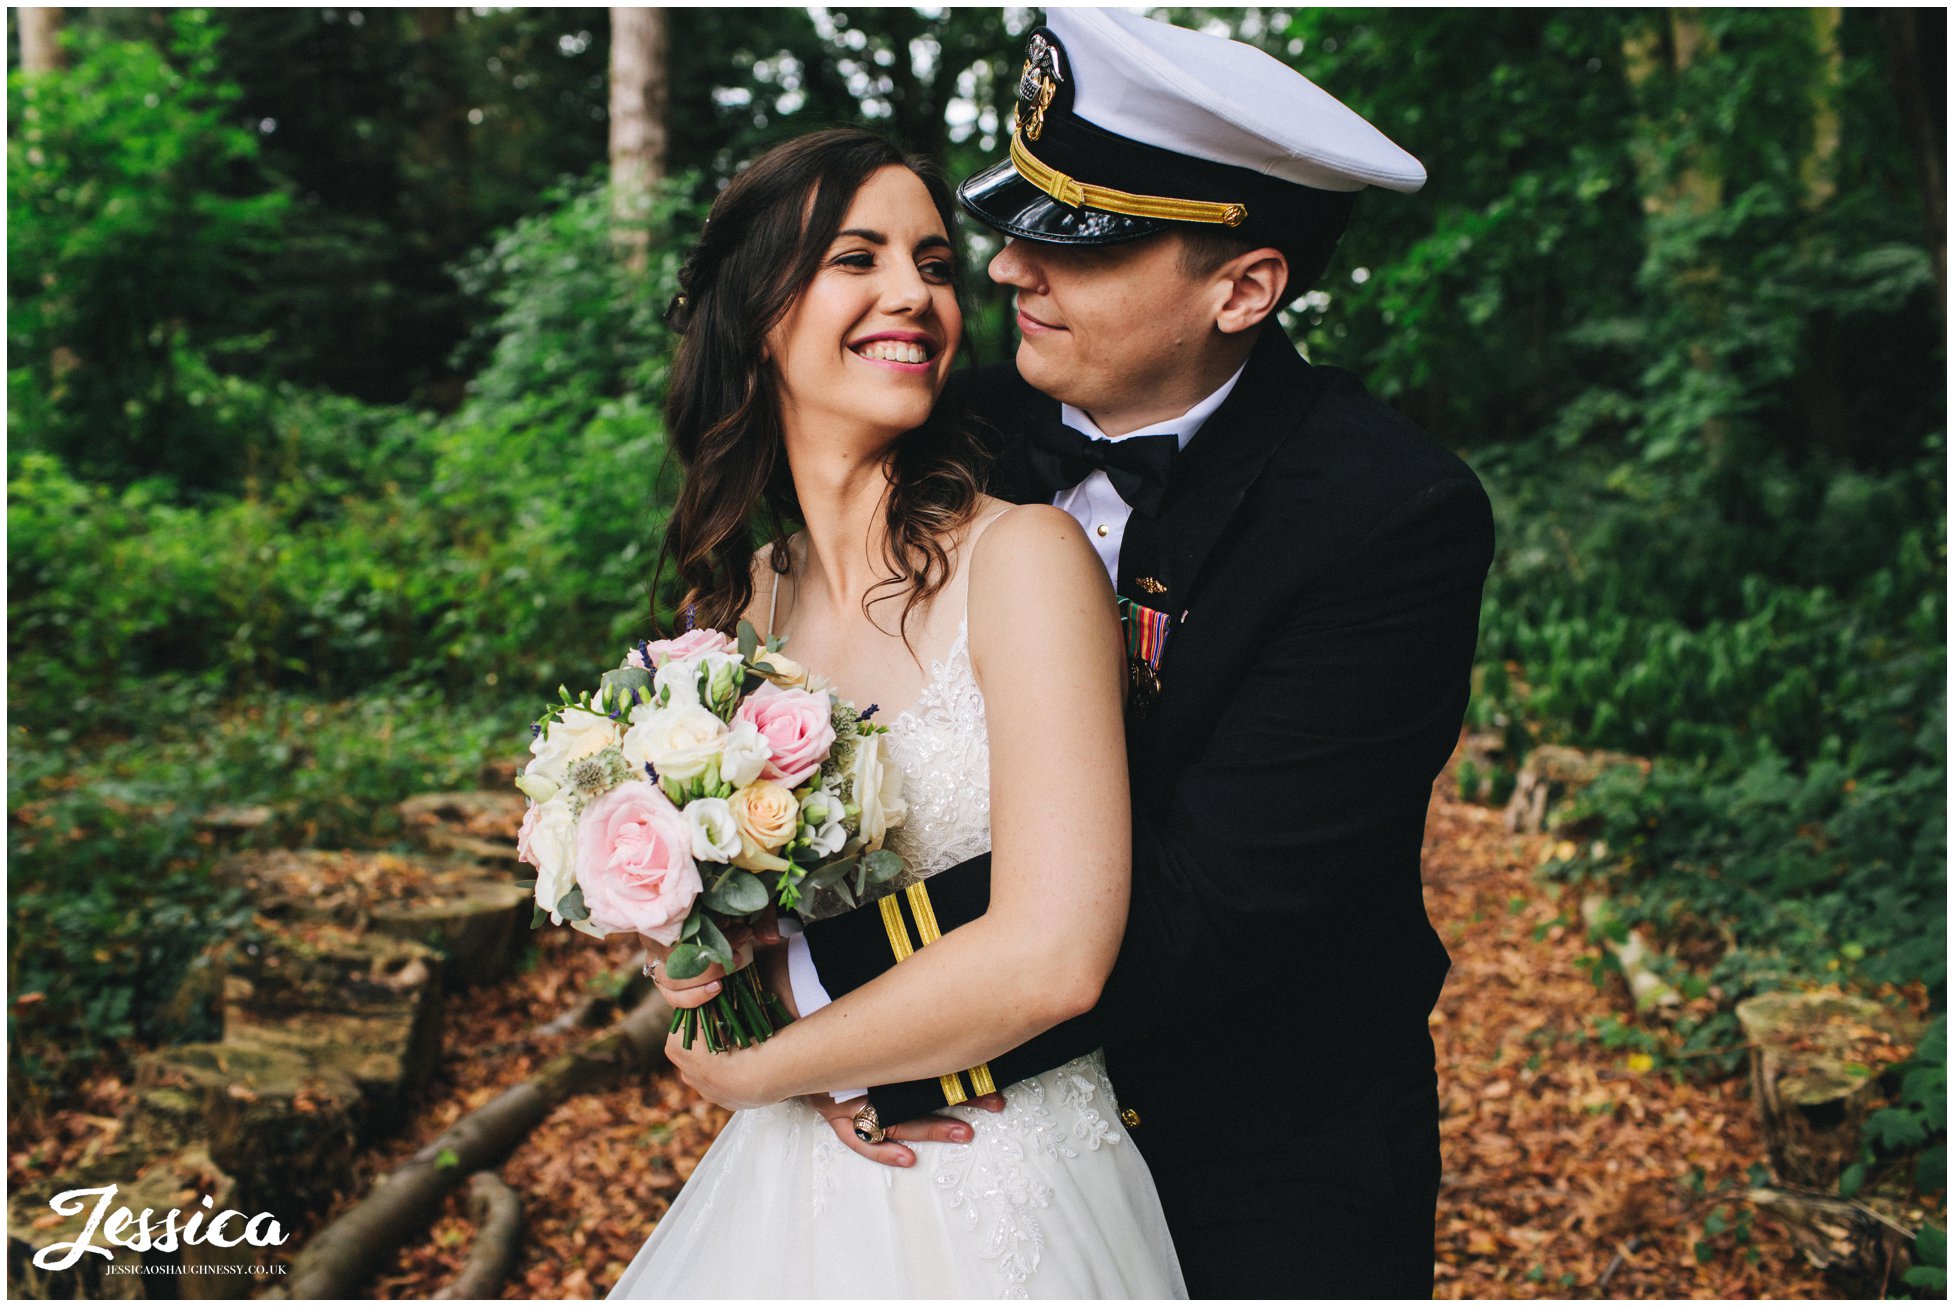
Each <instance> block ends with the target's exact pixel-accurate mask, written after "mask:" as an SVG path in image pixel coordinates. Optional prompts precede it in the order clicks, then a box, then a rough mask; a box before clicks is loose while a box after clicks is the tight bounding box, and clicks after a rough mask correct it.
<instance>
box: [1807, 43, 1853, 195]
mask: <svg viewBox="0 0 1954 1307" xmlns="http://www.w3.org/2000/svg"><path fill="white" fill-rule="evenodd" d="M1811 16H1812V47H1813V49H1814V50H1815V51H1816V52H1817V54H1818V77H1817V79H1816V81H1815V82H1814V84H1813V86H1812V148H1811V151H1810V152H1809V153H1808V154H1806V155H1805V160H1804V163H1803V164H1802V165H1801V166H1800V167H1799V170H1798V172H1799V179H1800V180H1801V181H1803V182H1804V184H1805V208H1807V209H1809V210H1813V211H1816V210H1818V209H1822V208H1824V207H1825V205H1826V203H1827V202H1828V201H1830V200H1831V198H1832V196H1833V195H1835V194H1837V193H1838V189H1839V177H1838V162H1839V83H1840V81H1841V80H1842V79H1843V77H1844V73H1845V54H1844V52H1843V51H1841V50H1840V49H1839V18H1840V16H1841V11H1840V10H1838V9H1836V8H1826V9H1814V10H1812V11H1811Z"/></svg>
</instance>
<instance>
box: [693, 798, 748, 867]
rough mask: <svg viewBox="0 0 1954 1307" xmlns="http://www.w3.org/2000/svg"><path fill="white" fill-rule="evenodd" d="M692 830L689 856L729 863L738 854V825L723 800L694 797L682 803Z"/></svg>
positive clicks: (701, 859) (706, 860)
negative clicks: (684, 803) (690, 854)
mask: <svg viewBox="0 0 1954 1307" xmlns="http://www.w3.org/2000/svg"><path fill="white" fill-rule="evenodd" d="M685 824H686V825H687V826H688V827H690V828H691V830H692V856H693V857H694V858H697V859H698V860H699V861H700V862H731V861H732V860H733V859H734V858H736V857H738V856H739V852H740V828H739V824H738V823H737V822H735V821H734V820H733V809H732V808H731V806H729V805H728V804H727V802H726V800H724V799H694V800H692V802H690V803H688V804H686V805H685Z"/></svg>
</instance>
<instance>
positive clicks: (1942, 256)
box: [1879, 9, 1947, 314]
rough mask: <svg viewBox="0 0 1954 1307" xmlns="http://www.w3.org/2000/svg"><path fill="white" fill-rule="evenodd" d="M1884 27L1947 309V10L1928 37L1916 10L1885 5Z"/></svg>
mask: <svg viewBox="0 0 1954 1307" xmlns="http://www.w3.org/2000/svg"><path fill="white" fill-rule="evenodd" d="M1879 26H1880V29H1881V30H1882V31H1883V32H1885V34H1886V50H1887V55H1888V74H1889V76H1890V78H1891V80H1892V83H1893V94H1894V96H1895V97H1896V98H1897V99H1898V100H1899V102H1900V117H1901V119H1902V120H1903V121H1904V122H1905V123H1906V132H1907V139H1908V140H1909V141H1910V142H1911V143H1912V146H1913V159H1914V163H1915V164H1916V165H1917V166H1918V167H1919V169H1920V200H1921V207H1922V208H1923V209H1924V210H1925V211H1926V216H1927V249H1928V251H1929V252H1930V253H1931V254H1932V255H1933V259H1934V278H1935V280H1936V281H1937V282H1938V284H1939V286H1940V299H1939V301H1938V303H1939V304H1940V305H1941V312H1942V313H1943V314H1945V313H1946V311H1947V310H1946V305H1947V191H1946V185H1947V182H1946V177H1947V171H1946V169H1947V162H1946V156H1945V154H1944V152H1943V151H1944V150H1945V146H1944V145H1943V144H1942V139H1943V138H1942V130H1943V124H1944V122H1945V119H1946V115H1947V56H1946V54H1945V45H1946V40H1947V14H1946V13H1945V12H1944V11H1938V10H1936V11H1932V12H1930V13H1929V14H1928V15H1927V31H1926V38H1927V39H1926V40H1924V41H1923V40H1922V39H1921V30H1920V28H1921V23H1920V15H1919V13H1918V12H1917V11H1915V10H1912V9H1882V10H1880V11H1879Z"/></svg>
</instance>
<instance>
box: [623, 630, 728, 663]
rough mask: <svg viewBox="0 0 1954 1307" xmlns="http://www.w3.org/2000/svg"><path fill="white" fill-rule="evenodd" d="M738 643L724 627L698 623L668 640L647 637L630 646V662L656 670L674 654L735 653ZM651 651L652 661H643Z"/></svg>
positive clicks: (684, 656)
mask: <svg viewBox="0 0 1954 1307" xmlns="http://www.w3.org/2000/svg"><path fill="white" fill-rule="evenodd" d="M739 649H740V647H739V644H738V643H737V642H736V641H734V639H733V637H732V636H730V635H727V634H726V633H725V632H724V631H715V630H714V629H713V628H711V627H710V626H701V627H697V628H695V629H693V630H690V631H687V632H686V633H685V634H684V635H681V636H675V637H674V638H672V639H670V640H649V641H646V642H644V643H643V644H637V645H633V646H631V653H630V662H631V666H633V667H643V668H644V669H645V670H646V671H648V672H650V671H656V670H657V669H658V668H660V667H663V666H664V665H665V664H666V663H668V662H670V661H671V660H672V659H674V658H690V657H692V656H693V655H694V654H702V653H738V652H739ZM647 651H648V652H649V653H650V654H651V662H650V663H649V664H646V662H645V654H646V652H647Z"/></svg>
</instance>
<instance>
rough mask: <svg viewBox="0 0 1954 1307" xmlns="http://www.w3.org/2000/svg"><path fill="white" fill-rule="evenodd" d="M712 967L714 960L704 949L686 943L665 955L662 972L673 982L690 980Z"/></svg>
mask: <svg viewBox="0 0 1954 1307" xmlns="http://www.w3.org/2000/svg"><path fill="white" fill-rule="evenodd" d="M711 965H712V958H711V957H709V956H708V955H707V953H706V951H705V950H704V949H703V948H700V947H699V946H698V945H697V944H691V943H684V944H680V945H679V946H678V947H677V948H675V949H673V950H672V951H671V952H670V953H667V954H666V955H665V965H664V966H663V967H661V968H660V970H661V971H663V972H664V974H665V975H667V976H670V977H671V978H672V979H673V980H690V979H692V977H694V976H696V975H698V974H700V973H701V972H703V971H704V970H705V969H706V968H707V967H709V966H711Z"/></svg>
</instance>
